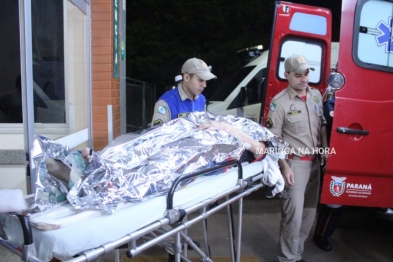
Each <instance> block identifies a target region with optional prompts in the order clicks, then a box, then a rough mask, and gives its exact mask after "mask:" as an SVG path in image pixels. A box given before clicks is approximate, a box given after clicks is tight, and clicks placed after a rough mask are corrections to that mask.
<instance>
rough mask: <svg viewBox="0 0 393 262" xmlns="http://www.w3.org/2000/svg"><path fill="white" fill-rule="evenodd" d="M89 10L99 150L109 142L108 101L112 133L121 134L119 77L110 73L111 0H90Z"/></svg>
mask: <svg viewBox="0 0 393 262" xmlns="http://www.w3.org/2000/svg"><path fill="white" fill-rule="evenodd" d="M91 12H92V13H91V17H92V34H91V36H92V116H93V126H92V129H93V148H94V150H96V151H98V150H101V149H103V148H104V147H105V146H106V145H107V144H108V114H107V106H108V105H112V112H113V113H112V119H113V136H114V138H116V137H117V136H119V135H120V80H119V78H114V77H113V0H92V1H91ZM120 70H121V69H119V72H120Z"/></svg>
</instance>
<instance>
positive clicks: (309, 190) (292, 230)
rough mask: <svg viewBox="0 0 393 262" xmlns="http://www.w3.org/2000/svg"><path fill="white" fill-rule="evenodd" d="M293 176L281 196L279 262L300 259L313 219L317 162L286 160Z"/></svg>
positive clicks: (317, 176)
mask: <svg viewBox="0 0 393 262" xmlns="http://www.w3.org/2000/svg"><path fill="white" fill-rule="evenodd" d="M287 163H288V165H289V166H290V167H291V169H292V171H293V173H294V175H295V184H294V185H293V186H286V187H285V189H284V191H283V192H282V193H281V195H282V198H281V217H282V219H281V227H280V235H279V243H278V245H279V251H278V259H279V261H296V260H301V259H302V253H303V250H304V241H305V240H306V238H307V237H308V234H309V232H310V229H311V227H312V225H313V222H314V219H315V213H316V208H317V204H318V196H319V179H320V161H319V159H318V157H315V159H314V160H313V161H305V160H295V159H293V160H292V159H287Z"/></svg>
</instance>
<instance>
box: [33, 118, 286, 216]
mask: <svg viewBox="0 0 393 262" xmlns="http://www.w3.org/2000/svg"><path fill="white" fill-rule="evenodd" d="M46 143H47V142H45V143H43V142H42V143H41V144H46ZM266 145H268V146H269V147H270V149H271V148H272V147H273V148H274V149H275V150H273V151H271V150H269V152H268V154H267V156H266V158H265V159H263V164H264V173H265V182H266V184H267V185H269V186H275V190H274V191H273V193H272V194H273V195H274V194H276V193H278V192H280V191H281V190H282V186H283V181H281V180H282V177H281V174H280V172H279V170H278V166H277V160H278V158H283V157H285V154H283V152H285V148H286V146H287V144H286V142H285V141H284V140H283V139H281V138H278V137H275V136H274V135H272V134H271V133H270V131H268V130H267V129H266V128H264V127H262V126H261V125H259V124H257V123H255V122H253V121H251V120H248V119H245V118H239V117H234V116H216V115H213V114H210V113H191V114H190V115H189V116H187V117H186V118H178V119H174V120H172V121H170V122H167V123H165V124H162V125H161V126H155V127H152V128H149V129H147V130H144V131H142V132H141V133H130V134H125V135H122V136H120V137H118V138H116V139H115V140H114V141H113V142H112V143H111V144H110V145H108V146H107V147H106V148H104V149H103V150H102V151H100V152H94V151H91V150H90V149H89V148H85V149H83V150H82V151H81V152H80V155H81V158H82V157H83V158H84V160H85V161H86V162H85V164H86V167H85V168H82V169H81V170H79V174H77V175H75V173H78V172H75V170H74V169H75V165H74V166H72V168H71V167H69V166H66V167H65V166H64V165H62V164H63V163H65V162H67V161H64V160H62V159H56V158H55V159H51V158H50V157H46V158H45V167H46V170H47V171H48V172H47V173H49V174H50V175H51V176H53V177H55V178H56V179H58V180H61V181H63V182H65V184H66V185H68V186H69V188H68V189H69V192H68V193H67V199H68V201H69V202H70V203H71V204H72V205H73V206H74V207H75V208H77V209H85V208H86V209H87V208H89V209H91V208H94V209H109V210H113V209H115V208H116V206H117V204H118V203H120V202H124V201H140V200H141V199H142V198H144V197H147V196H152V195H157V194H165V193H166V192H167V190H168V189H169V187H170V185H171V182H172V181H173V180H174V179H175V178H176V177H177V176H179V175H182V174H189V173H192V172H195V171H198V170H203V169H205V168H206V167H210V166H213V165H215V164H216V163H222V162H225V161H228V160H230V159H238V160H239V159H240V160H241V161H242V160H243V158H242V155H244V154H243V153H244V152H251V154H252V156H253V157H252V158H251V159H248V161H249V162H251V161H253V160H254V159H256V160H260V159H262V158H263V157H264V156H265V153H266ZM245 149H246V150H245ZM276 149H277V150H276ZM45 154H47V155H52V156H53V155H59V154H53V152H51V149H50V146H46V152H44V154H43V155H45ZM69 155H70V154H69ZM69 155H68V156H67V157H69ZM75 155H77V154H75ZM58 160H62V161H58ZM40 161H41V163H42V159H41V160H40ZM76 162H77V163H79V162H78V161H76ZM37 165H38V166H40V164H39V163H38V164H37ZM41 166H43V165H41ZM78 166H80V165H79V164H78ZM67 169H68V172H67ZM81 171H83V172H81ZM42 174H45V172H42ZM43 176H45V175H43ZM75 177H76V178H78V179H75ZM47 178H48V176H47ZM43 180H44V179H41V181H43ZM70 181H72V183H70ZM41 184H43V183H41ZM108 199H110V201H109V202H108ZM103 203H105V204H103Z"/></svg>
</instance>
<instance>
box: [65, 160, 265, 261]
mask: <svg viewBox="0 0 393 262" xmlns="http://www.w3.org/2000/svg"><path fill="white" fill-rule="evenodd" d="M225 164H226V165H225ZM225 164H224V165H223V166H230V165H234V164H238V165H239V164H240V162H238V161H228V162H226V163H225ZM223 166H221V165H220V167H219V168H222V167H223ZM239 166H240V167H241V164H240V165H239ZM219 168H217V169H219ZM207 170H209V171H212V170H210V168H209V169H205V170H203V171H202V173H206V171H207ZM200 172H201V171H198V172H195V173H192V174H190V175H187V178H190V177H194V176H196V175H198V174H200ZM238 172H239V174H240V172H242V171H238ZM239 176H240V175H239ZM240 177H241V176H240ZM262 177H263V174H262V173H261V174H259V175H257V176H254V177H250V181H247V183H242V182H240V183H237V184H236V185H235V186H234V187H233V188H231V189H229V190H226V191H223V192H221V193H220V194H217V195H216V196H214V198H210V199H205V200H203V201H201V202H199V203H197V204H196V205H193V206H191V207H188V208H185V209H184V211H185V213H186V214H190V213H192V212H194V211H196V210H198V209H200V208H203V207H206V206H208V205H209V204H213V203H215V202H216V201H217V200H218V199H221V198H223V197H227V196H228V195H230V194H232V193H234V192H239V190H242V189H245V188H247V187H249V188H248V189H246V190H244V191H242V192H241V193H239V194H237V195H236V196H233V197H231V198H230V199H227V200H226V201H225V202H223V203H221V204H219V205H217V206H216V207H214V208H212V209H210V210H208V211H204V212H202V213H201V214H200V215H199V216H197V217H195V218H193V219H192V220H188V221H186V222H182V223H179V224H178V225H177V227H175V228H173V229H171V230H170V231H168V232H166V233H164V234H162V235H159V236H157V237H156V238H154V239H151V240H149V241H147V242H144V243H143V244H140V245H139V246H137V244H136V241H137V240H138V239H140V238H141V237H143V236H145V235H146V234H148V233H150V232H153V231H155V230H158V229H160V228H162V227H163V226H165V225H170V224H171V221H170V218H169V215H168V213H169V212H171V210H169V209H168V210H167V216H165V217H163V218H161V219H159V220H157V221H156V222H153V223H151V224H149V225H147V226H145V227H143V228H141V229H138V230H136V231H134V232H132V233H130V234H127V235H125V236H124V237H122V238H119V239H117V240H115V241H111V242H108V243H106V244H103V245H101V246H100V247H97V248H95V249H90V250H87V251H84V252H82V253H81V254H80V255H79V256H78V257H76V258H74V259H71V260H67V262H85V261H92V260H94V259H97V258H99V257H101V256H102V255H105V254H107V252H108V251H112V250H114V249H116V248H117V247H119V246H123V245H125V244H130V248H129V250H128V251H127V252H126V255H127V257H129V258H132V257H135V256H137V255H139V254H141V253H142V252H143V251H145V250H147V249H149V248H151V247H153V246H155V245H157V244H159V243H161V242H163V241H164V240H165V239H167V238H169V237H171V236H173V235H175V234H178V233H180V232H181V231H183V230H185V229H188V228H190V227H191V226H192V225H194V224H196V223H198V222H200V221H202V220H204V219H207V218H208V217H209V216H210V215H212V214H214V213H216V212H217V211H219V210H221V209H222V208H224V207H226V206H228V205H230V204H232V203H234V202H236V201H238V200H240V199H242V198H243V197H245V196H247V195H249V194H251V193H252V192H254V191H256V190H258V189H260V188H261V187H263V186H264V185H263V184H262V183H259V184H256V185H254V186H251V185H252V183H253V182H255V181H258V180H261V179H262ZM184 179H186V178H184ZM179 182H180V181H179ZM174 183H175V182H173V184H172V186H173V185H174ZM172 197H173V196H172ZM240 209H242V206H241V205H239V214H240V213H241V212H240ZM240 223H241V221H239V230H238V232H239V233H238V240H237V246H238V252H237V255H238V258H237V259H236V261H240V241H241V239H240V237H241V228H240V227H241V225H240ZM231 246H232V245H231Z"/></svg>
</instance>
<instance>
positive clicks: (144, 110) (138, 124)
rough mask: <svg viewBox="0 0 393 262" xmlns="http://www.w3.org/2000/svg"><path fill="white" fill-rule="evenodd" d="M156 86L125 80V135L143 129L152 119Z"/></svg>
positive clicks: (134, 80) (130, 79) (129, 79)
mask: <svg viewBox="0 0 393 262" xmlns="http://www.w3.org/2000/svg"><path fill="white" fill-rule="evenodd" d="M155 102H156V86H155V85H153V84H150V83H147V82H144V81H140V80H136V79H132V78H129V77H127V78H126V110H127V113H126V115H127V117H126V118H127V133H129V132H135V131H139V130H141V129H145V128H147V127H148V125H149V124H150V121H151V119H152V117H153V111H154V104H155Z"/></svg>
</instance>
